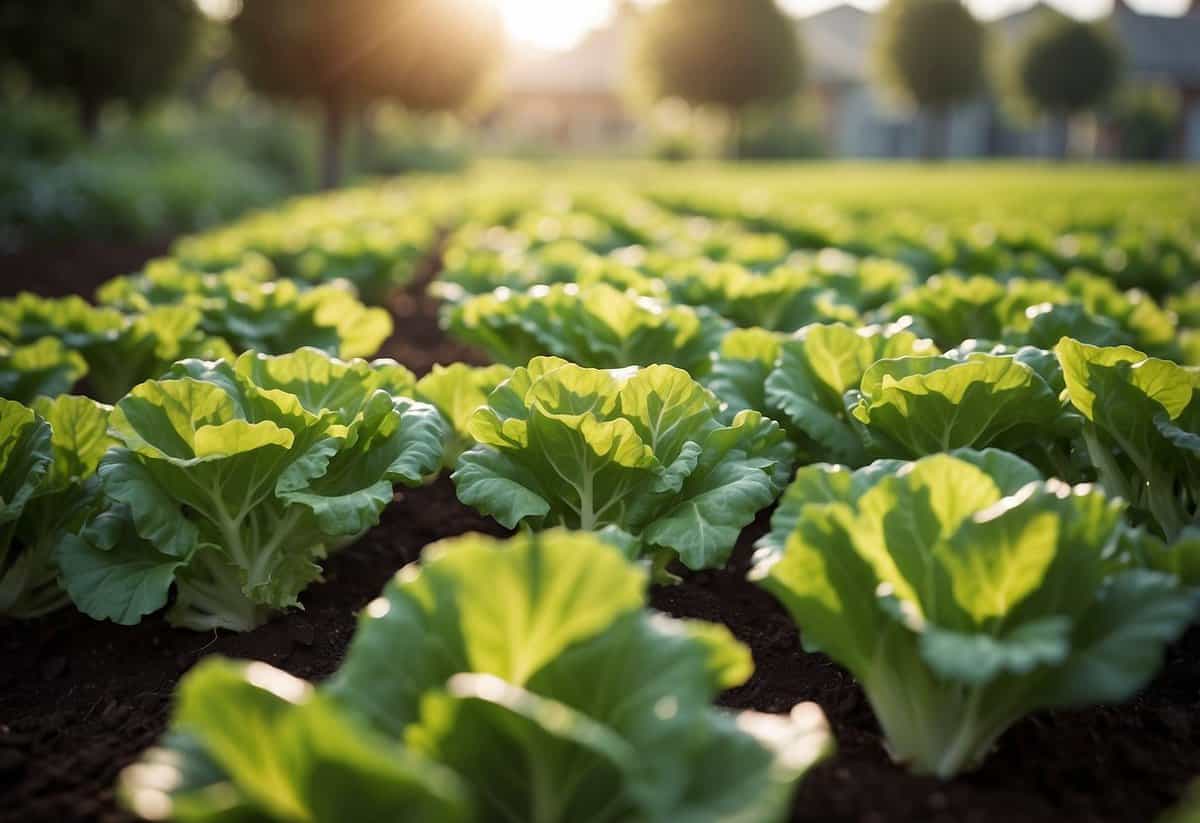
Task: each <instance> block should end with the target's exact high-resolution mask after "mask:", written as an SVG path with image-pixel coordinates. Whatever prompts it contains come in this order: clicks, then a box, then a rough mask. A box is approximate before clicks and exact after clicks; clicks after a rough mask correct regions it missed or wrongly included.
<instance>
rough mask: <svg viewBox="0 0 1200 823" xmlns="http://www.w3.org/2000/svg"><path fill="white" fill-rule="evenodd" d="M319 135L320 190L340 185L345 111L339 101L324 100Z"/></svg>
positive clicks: (344, 135) (344, 134) (344, 136)
mask: <svg viewBox="0 0 1200 823" xmlns="http://www.w3.org/2000/svg"><path fill="white" fill-rule="evenodd" d="M323 126H324V128H323V133H322V135H321V188H322V189H325V190H326V191H328V190H329V189H336V188H337V187H338V186H340V185H341V184H342V144H343V143H345V138H346V110H345V107H344V106H343V105H342V103H341V101H340V100H332V99H331V100H326V101H325V111H324V124H323Z"/></svg>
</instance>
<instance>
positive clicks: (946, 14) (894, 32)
mask: <svg viewBox="0 0 1200 823" xmlns="http://www.w3.org/2000/svg"><path fill="white" fill-rule="evenodd" d="M875 45H876V62H877V67H878V70H879V73H880V76H881V78H882V79H883V81H884V82H885V83H886V84H888V85H889V86H891V87H892V88H893V89H895V90H897V91H898V92H900V94H901V95H902V96H904V97H905V98H906V99H908V100H910V101H911V102H912V103H914V104H916V105H917V106H919V107H920V108H921V109H922V110H923V111H924V112H925V114H926V115H927V116H928V117H929V118H930V119H931V120H932V121H933V122H932V123H931V124H930V125H931V126H933V127H934V128H929V129H927V130H926V136H927V139H926V141H925V146H924V148H923V153H924V154H925V155H926V156H932V155H934V154H936V153H939V149H938V147H937V145H936V142H937V140H935V138H937V139H939V140H941V142H942V143H943V145H942V146H941V147H940V151H941V152H944V151H945V145H944V142H945V141H944V130H945V128H946V126H947V116H948V113H949V109H950V108H951V107H952V106H954V105H955V104H956V103H961V102H964V101H966V100H969V99H970V98H971V97H973V96H974V95H975V94H976V93H978V92H979V91H980V90H981V89H982V88H983V83H984V70H983V69H984V53H983V52H984V28H983V25H982V24H981V23H980V22H979V21H978V20H976V19H975V17H974V16H973V15H972V14H971V12H970V11H969V10H968V9H967V7H966V6H964V5H963V4H962V3H961V2H960V0H889V2H888V4H887V5H886V6H885V7H884V9H883V12H882V13H881V15H880V21H879V34H878V37H877V41H876V44H875ZM938 132H941V133H938Z"/></svg>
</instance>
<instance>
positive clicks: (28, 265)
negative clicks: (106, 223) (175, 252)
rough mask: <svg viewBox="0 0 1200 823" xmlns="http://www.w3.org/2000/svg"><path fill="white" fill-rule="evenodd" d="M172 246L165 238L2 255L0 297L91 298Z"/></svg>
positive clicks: (67, 245)
mask: <svg viewBox="0 0 1200 823" xmlns="http://www.w3.org/2000/svg"><path fill="white" fill-rule="evenodd" d="M169 245H170V242H169V241H168V240H166V239H163V240H150V241H144V242H141V243H125V244H120V243H108V242H103V241H80V242H74V243H61V244H55V245H37V246H30V247H28V248H24V249H21V250H19V251H16V252H12V253H8V254H5V253H0V297H10V296H12V295H15V294H17V292H22V291H32V292H37V293H38V294H41V295H44V296H46V297H63V296H65V295H68V294H82V295H83V296H85V297H88V298H91V297H92V295H93V293H94V292H95V291H96V287H97V286H99V285H100V284H101V283H103V282H104V281H105V280H108V279H110V278H113V277H117V276H119V275H122V274H130V273H131V272H135V271H138V270H139V269H141V268H142V266H143V265H145V263H146V261H147V260H150V259H152V258H155V257H161V256H162V255H164V254H166V253H167V249H168V247H169Z"/></svg>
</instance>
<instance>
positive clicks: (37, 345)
mask: <svg viewBox="0 0 1200 823" xmlns="http://www.w3.org/2000/svg"><path fill="white" fill-rule="evenodd" d="M87 370H88V367H87V361H86V360H84V359H83V358H82V357H80V356H79V354H78V353H77V352H73V351H71V350H70V349H68V348H67V347H66V346H64V345H63V344H62V341H60V340H58V339H57V338H54V337H43V338H41V339H40V340H37V341H35V342H32V343H27V344H24V345H20V344H18V345H13V344H11V343H5V342H4V341H2V340H0V397H3V398H7V399H9V400H16V401H18V402H20V403H31V402H33V399H34V398H35V397H39V396H43V395H44V396H46V397H54V396H56V395H59V394H65V393H66V392H69V391H70V390H71V388H72V387H73V386H74V385H75V384H76V383H78V382H79V381H80V379H82V378H83V376H84V375H86V374H87Z"/></svg>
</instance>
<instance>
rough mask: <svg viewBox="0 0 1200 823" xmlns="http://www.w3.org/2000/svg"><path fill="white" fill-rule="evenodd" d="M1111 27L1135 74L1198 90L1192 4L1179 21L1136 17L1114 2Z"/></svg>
mask: <svg viewBox="0 0 1200 823" xmlns="http://www.w3.org/2000/svg"><path fill="white" fill-rule="evenodd" d="M1112 25H1113V26H1114V27H1115V28H1116V30H1117V36H1118V38H1120V40H1121V43H1122V44H1123V45H1124V46H1125V52H1126V60H1127V61H1128V65H1129V68H1130V70H1131V71H1133V72H1134V73H1135V74H1139V75H1144V76H1147V77H1155V78H1162V79H1170V80H1174V81H1175V82H1177V83H1181V84H1186V85H1196V86H1200V10H1197V9H1196V4H1195V3H1194V2H1193V4H1192V9H1191V10H1190V11H1189V13H1188V14H1185V15H1184V16H1182V17H1159V16H1157V15H1152V14H1139V13H1137V12H1136V11H1134V10H1133V9H1131V8H1129V7H1128V6H1126V5H1125V4H1124V3H1120V2H1118V4H1117V7H1116V8H1115V9H1114V11H1113V16H1112Z"/></svg>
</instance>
